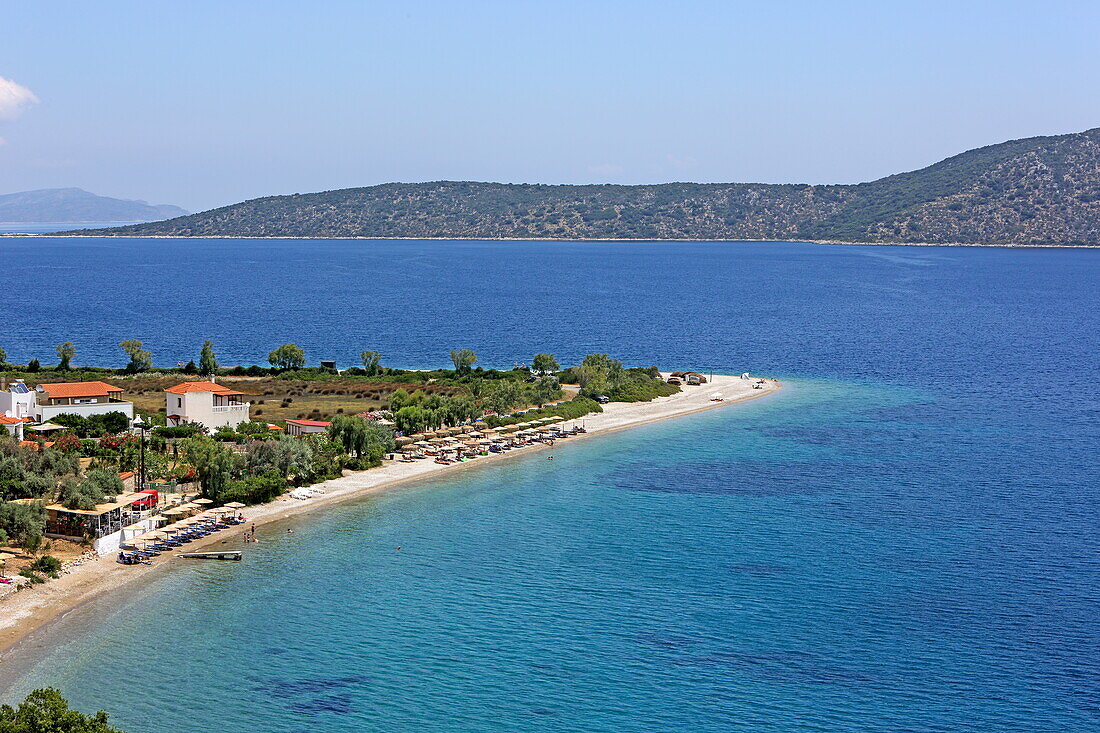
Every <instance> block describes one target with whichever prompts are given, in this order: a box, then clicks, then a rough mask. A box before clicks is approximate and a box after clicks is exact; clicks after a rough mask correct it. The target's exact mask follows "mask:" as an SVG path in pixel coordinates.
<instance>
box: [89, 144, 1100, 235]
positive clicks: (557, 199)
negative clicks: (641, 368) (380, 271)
mask: <svg viewBox="0 0 1100 733" xmlns="http://www.w3.org/2000/svg"><path fill="white" fill-rule="evenodd" d="M1098 171H1100V128H1095V129H1092V130H1087V131H1085V132H1079V133H1074V134H1069V135H1055V136H1047V137H1032V138H1027V139H1023V140H1012V141H1009V142H1004V143H1000V144H998V145H990V146H988V147H983V148H978V149H975V150H970V151H967V152H964V153H961V154H959V155H956V156H953V157H951V158H947V159H946V160H942V161H940V162H938V163H936V164H934V165H930V166H928V167H927V168H922V169H920V170H916V171H911V172H908V173H899V174H897V175H892V176H888V177H886V178H882V179H879V180H877V181H872V182H870V183H860V184H857V185H803V184H783V185H773V184H760V183H706V184H703V183H666V184H659V185H640V186H619V185H561V186H550V185H527V184H505V183H476V182H456V181H437V182H433V183H389V184H385V185H379V186H370V187H367V188H347V189H342V190H337V191H325V192H321V193H308V194H293V195H290V196H269V197H266V198H258V199H253V200H250V201H245V202H243V203H239V204H234V205H231V206H224V207H221V208H217V209H213V210H210V211H204V212H201V213H197V214H192V215H190V216H182V217H177V218H174V219H169V220H168V221H159V222H153V223H148V224H136V225H132V226H122V227H115V228H110V229H94V230H91V229H89V230H82V231H79V232H70V234H78V235H88V236H130V237H301V238H326V237H330V238H339V237H367V238H387V239H399V238H405V239H410V238H411V239H433V238H440V239H594V240H596V239H599V240H602V239H625V240H708V239H719V240H812V241H843V242H853V243H859V242H868V243H929V244H1000V245H1017V246H1042V245H1047V246H1049V245H1066V246H1068V245H1084V246H1100V173H1098Z"/></svg>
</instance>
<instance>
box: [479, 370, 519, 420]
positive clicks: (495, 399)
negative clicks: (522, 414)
mask: <svg viewBox="0 0 1100 733" xmlns="http://www.w3.org/2000/svg"><path fill="white" fill-rule="evenodd" d="M526 394H527V390H526V389H524V385H522V384H520V383H519V382H517V381H515V380H512V379H501V380H498V381H494V382H487V383H486V384H485V385H484V387H483V389H482V394H481V404H483V405H485V407H487V408H489V409H490V410H492V411H493V412H495V413H496V414H498V415H503V414H505V413H507V412H510V411H511V410H512V409H514V408H516V407H519V406H520V405H522V404H523V402H524V397H525V396H526Z"/></svg>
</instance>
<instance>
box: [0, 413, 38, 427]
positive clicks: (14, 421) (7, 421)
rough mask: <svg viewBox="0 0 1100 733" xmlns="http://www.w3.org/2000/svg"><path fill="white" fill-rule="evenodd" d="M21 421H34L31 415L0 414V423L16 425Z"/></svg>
mask: <svg viewBox="0 0 1100 733" xmlns="http://www.w3.org/2000/svg"><path fill="white" fill-rule="evenodd" d="M21 422H34V418H31V417H4V416H3V415H0V425H17V424H19V423H21Z"/></svg>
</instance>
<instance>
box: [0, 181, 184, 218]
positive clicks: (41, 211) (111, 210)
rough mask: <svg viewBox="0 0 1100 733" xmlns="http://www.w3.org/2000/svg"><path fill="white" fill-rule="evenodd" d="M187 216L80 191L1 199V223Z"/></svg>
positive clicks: (180, 211) (50, 191) (52, 190)
mask: <svg viewBox="0 0 1100 733" xmlns="http://www.w3.org/2000/svg"><path fill="white" fill-rule="evenodd" d="M187 213H188V212H187V211H185V210H184V209H181V208H180V207H178V206H171V205H169V204H163V205H159V206H154V205H151V204H147V203H145V202H144V201H129V200H127V199H113V198H109V197H107V196H96V195H95V194H94V193H88V192H87V191H85V190H83V189H80V188H43V189H39V190H37V191H22V192H20V193H9V194H4V195H0V222H13V223H23V222H27V223H34V222H59V223H61V222H82V223H83V222H92V221H95V222H105V223H107V222H143V221H159V220H161V219H168V218H171V217H174V216H185V215H186V214H187Z"/></svg>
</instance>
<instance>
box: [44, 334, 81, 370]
mask: <svg viewBox="0 0 1100 733" xmlns="http://www.w3.org/2000/svg"><path fill="white" fill-rule="evenodd" d="M75 356H76V347H75V346H73V342H72V341H66V342H65V343H63V344H61V345H60V346H58V347H57V358H58V359H59V361H58V362H57V369H58V371H62V372H64V371H68V370H69V367H70V366H71V365H72V362H73V358H74V357H75ZM36 361H37V360H36Z"/></svg>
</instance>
